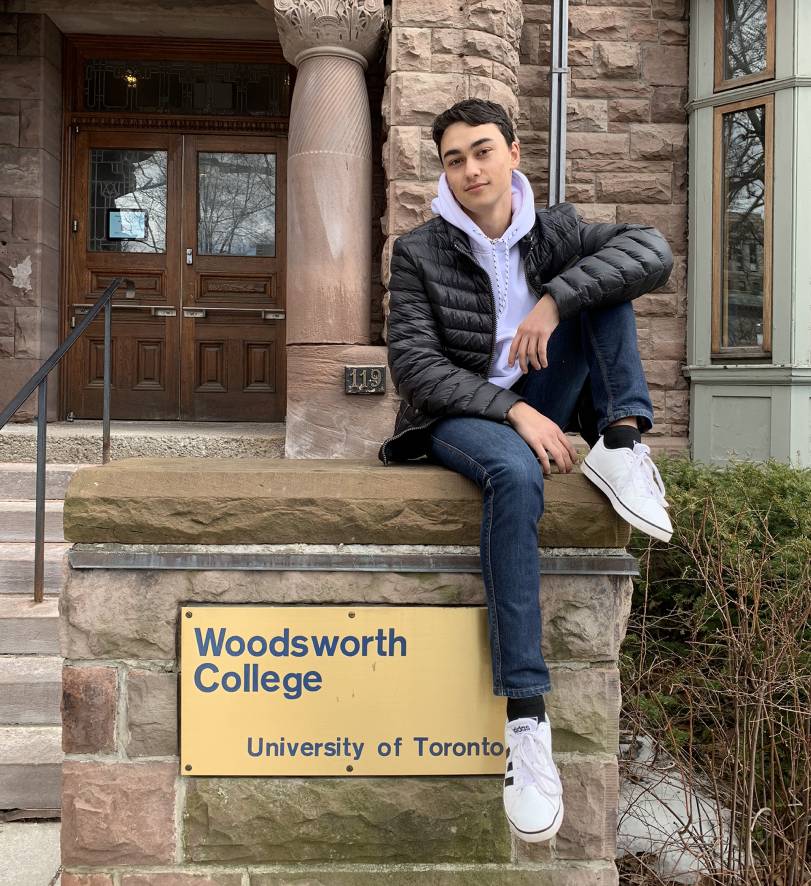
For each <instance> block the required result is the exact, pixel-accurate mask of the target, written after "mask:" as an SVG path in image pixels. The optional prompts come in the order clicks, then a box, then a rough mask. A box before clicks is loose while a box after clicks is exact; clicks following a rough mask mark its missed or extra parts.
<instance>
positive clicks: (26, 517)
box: [0, 501, 65, 544]
mask: <svg viewBox="0 0 811 886" xmlns="http://www.w3.org/2000/svg"><path fill="white" fill-rule="evenodd" d="M35 512H36V502H33V501H0V544H2V543H7V542H25V541H27V542H32V541H33V540H34V517H35ZM64 540H65V536H64V534H63V532H62V502H61V501H46V502H45V541H46V542H60V541H64Z"/></svg>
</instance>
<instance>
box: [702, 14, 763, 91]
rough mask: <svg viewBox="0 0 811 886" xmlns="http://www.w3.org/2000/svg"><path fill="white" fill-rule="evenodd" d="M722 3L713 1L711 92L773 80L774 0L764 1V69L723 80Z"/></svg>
mask: <svg viewBox="0 0 811 886" xmlns="http://www.w3.org/2000/svg"><path fill="white" fill-rule="evenodd" d="M724 2H725V0H715V38H714V54H715V58H714V72H715V73H714V83H713V92H723V91H724V90H726V89H736V88H737V87H739V86H748V85H750V84H752V83H762V82H763V81H765V80H774V73H775V66H774V57H775V49H774V46H775V8H774V7H775V0H766V67H765V68H764V69H763V70H762V71H756V72H755V73H754V74H747V75H746V76H745V77H728V78H726V79H725V78H724V57H725V48H726V47H725V44H724Z"/></svg>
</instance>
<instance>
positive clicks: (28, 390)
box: [0, 277, 135, 603]
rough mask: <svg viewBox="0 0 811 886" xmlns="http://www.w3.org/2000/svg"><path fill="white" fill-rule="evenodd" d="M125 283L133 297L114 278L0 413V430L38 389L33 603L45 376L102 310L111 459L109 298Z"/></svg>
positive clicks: (41, 511) (41, 508)
mask: <svg viewBox="0 0 811 886" xmlns="http://www.w3.org/2000/svg"><path fill="white" fill-rule="evenodd" d="M122 284H123V285H125V286H126V297H127V298H135V284H134V283H133V282H132V280H125V279H124V278H122V277H116V278H115V279H114V280H113V281H112V282H111V283H110V285H109V286H108V287H107V288H106V289H105V290H104V292H103V293H102V294H101V297H100V298H99V300H98V301H97V302H96V303H95V304H94V305H93V307H91V308H90V310H88V312H87V314H85V316H84V317H83V318H82V320H81V322H80V323H78V324H77V325H76V327H75V328H74V329H73V331H72V332H71V333H70V335H69V336H68V337H67V338H66V339H65V340H64V341H63V342H62V344H61V345H59V347H58V348H57V349H56V350H55V351H54V352H53V354H51V356H50V357H48V359H47V360H46V361H45V362H44V363H43V364H42V366H40V368H39V369H38V370H37V371H36V372H35V373H34V375H33V376H31V378H30V379H29V380H28V381H27V382H26V383H25V384H24V385H23V386H22V388H20V391H19V393H18V394H17V396H16V397H15V398H14V399H13V400H12V401H11V403H9V404H8V406H6V408H5V409H4V410H3V411H2V412H0V430H2V429H3V428H4V427H5V426H6V423H7V422H8V420H9V419H10V418H11V416H12V415H14V413H15V412H16V411H17V410H18V409H19V408H20V407H21V406H22V405H23V403H25V401H26V400H27V399H28V398H29V397H30V396H31V394H33V393H34V391H35V390H36V391H37V475H36V476H37V479H36V516H35V519H34V602H35V603H41V602H42V598H43V589H44V584H45V451H46V448H45V434H46V428H47V426H48V425H47V414H48V375H49V373H50V372H51V370H52V369H54V368H55V367H56V366H57V365H58V364H59V361H60V360H61V359H62V358H63V357H64V356H65V354H67V352H68V351H69V350H70V349H71V348H72V347H73V345H74V344H75V343H76V340H77V339H78V338H79V336H80V335H81V334H82V333H83V332H84V331H85V329H87V327H88V326H89V325H90V324H91V323H92V322H93V321H94V320H95V319H96V317H97V316H98V315H99V314H100V313H101V311H102V309H103V310H104V395H103V396H104V400H103V407H102V445H101V460H102V463H103V464H107V462H108V461H109V460H110V339H111V331H112V320H113V312H112V300H113V295H115V292H116V290H117V289H118V288H119V287H120V286H121V285H122Z"/></svg>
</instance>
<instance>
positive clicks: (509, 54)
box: [462, 28, 518, 69]
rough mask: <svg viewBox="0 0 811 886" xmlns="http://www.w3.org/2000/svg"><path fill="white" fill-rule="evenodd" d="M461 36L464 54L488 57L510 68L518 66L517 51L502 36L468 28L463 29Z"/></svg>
mask: <svg viewBox="0 0 811 886" xmlns="http://www.w3.org/2000/svg"><path fill="white" fill-rule="evenodd" d="M463 37H464V39H463V43H462V52H464V53H465V54H466V55H478V56H481V57H482V58H488V59H490V61H494V62H499V63H500V64H502V65H506V66H507V67H508V68H512V69H515V68H517V67H518V52H517V51H516V49H515V47H514V46H512V45H511V44H510V43H508V42H507V41H506V40H504V39H503V38H501V37H498V36H496V35H495V34H488V33H486V32H485V31H478V30H473V29H470V28H469V29H467V30H465V31H464V34H463Z"/></svg>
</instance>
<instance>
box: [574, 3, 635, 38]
mask: <svg viewBox="0 0 811 886" xmlns="http://www.w3.org/2000/svg"><path fill="white" fill-rule="evenodd" d="M628 21H629V18H628V14H627V13H623V12H621V11H620V10H619V9H612V8H610V7H603V8H598V9H595V8H594V7H589V6H572V7H571V9H570V10H569V36H570V37H571V38H572V39H574V40H578V39H583V40H593V41H597V40H627V39H628Z"/></svg>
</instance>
